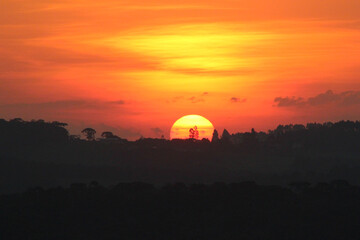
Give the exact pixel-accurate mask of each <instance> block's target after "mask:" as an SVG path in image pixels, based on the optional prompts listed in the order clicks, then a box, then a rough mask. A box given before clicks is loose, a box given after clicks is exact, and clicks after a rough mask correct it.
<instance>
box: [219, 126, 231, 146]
mask: <svg viewBox="0 0 360 240" xmlns="http://www.w3.org/2000/svg"><path fill="white" fill-rule="evenodd" d="M230 138H231V135H230V133H229V132H228V131H227V130H226V129H224V131H223V133H222V135H221V140H222V141H223V142H226V143H229V142H230Z"/></svg>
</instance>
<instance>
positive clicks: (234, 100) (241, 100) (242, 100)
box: [230, 97, 246, 103]
mask: <svg viewBox="0 0 360 240" xmlns="http://www.w3.org/2000/svg"><path fill="white" fill-rule="evenodd" d="M230 101H231V102H233V103H244V102H246V98H237V97H232V98H230Z"/></svg>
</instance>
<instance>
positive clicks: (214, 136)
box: [211, 129, 219, 142]
mask: <svg viewBox="0 0 360 240" xmlns="http://www.w3.org/2000/svg"><path fill="white" fill-rule="evenodd" d="M211 142H219V133H218V131H217V130H216V129H214V132H213V135H212V139H211Z"/></svg>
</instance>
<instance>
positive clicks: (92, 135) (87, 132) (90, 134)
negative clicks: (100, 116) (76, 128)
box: [81, 128, 96, 141]
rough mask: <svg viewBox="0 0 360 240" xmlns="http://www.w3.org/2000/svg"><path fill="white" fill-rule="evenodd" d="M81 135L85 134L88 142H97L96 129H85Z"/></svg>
mask: <svg viewBox="0 0 360 240" xmlns="http://www.w3.org/2000/svg"><path fill="white" fill-rule="evenodd" d="M81 133H82V134H84V136H85V137H86V139H87V140H88V141H92V140H95V134H96V131H95V129H93V128H85V129H84V130H82V131H81Z"/></svg>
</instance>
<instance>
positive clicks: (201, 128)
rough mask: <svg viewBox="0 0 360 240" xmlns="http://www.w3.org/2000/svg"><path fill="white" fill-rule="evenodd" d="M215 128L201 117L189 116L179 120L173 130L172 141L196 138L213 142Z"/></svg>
mask: <svg viewBox="0 0 360 240" xmlns="http://www.w3.org/2000/svg"><path fill="white" fill-rule="evenodd" d="M213 132H214V126H213V125H212V123H211V122H210V121H209V120H207V119H206V118H204V117H202V116H200V115H187V116H183V117H182V118H179V119H178V120H177V121H176V122H175V123H174V125H173V126H172V128H171V131H170V139H188V138H194V139H198V140H201V139H203V138H207V139H209V140H211V137H212V134H213Z"/></svg>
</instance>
